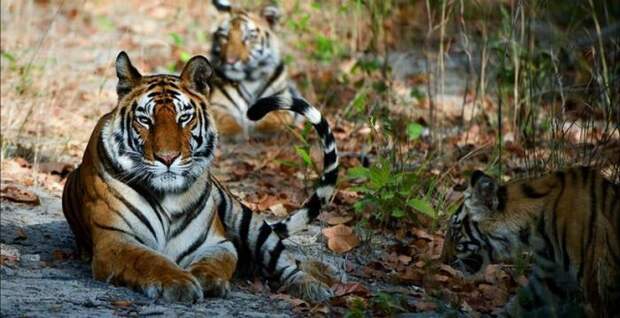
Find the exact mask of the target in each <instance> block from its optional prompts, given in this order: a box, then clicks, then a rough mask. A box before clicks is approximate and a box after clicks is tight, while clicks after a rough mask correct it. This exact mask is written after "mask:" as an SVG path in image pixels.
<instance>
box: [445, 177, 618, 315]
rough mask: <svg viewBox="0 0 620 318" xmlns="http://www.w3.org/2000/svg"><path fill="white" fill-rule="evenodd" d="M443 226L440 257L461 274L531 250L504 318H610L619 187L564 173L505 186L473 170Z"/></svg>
mask: <svg viewBox="0 0 620 318" xmlns="http://www.w3.org/2000/svg"><path fill="white" fill-rule="evenodd" d="M449 226H450V227H449V228H448V232H447V233H446V239H445V241H444V246H443V252H442V254H443V255H442V257H443V260H444V262H446V264H450V265H453V266H456V267H460V268H462V269H463V270H464V272H468V273H476V272H479V271H480V270H482V269H483V268H484V267H485V266H486V265H487V264H489V263H497V262H502V261H507V260H513V259H515V258H516V257H520V256H521V252H522V251H531V252H532V253H533V259H534V266H533V270H532V273H531V274H530V275H529V280H528V285H527V286H526V288H525V289H524V290H522V291H521V292H520V295H519V297H515V298H513V300H512V301H511V302H510V303H509V304H508V305H507V306H506V308H505V312H504V315H505V316H512V317H525V316H527V317H543V316H544V317H563V316H565V315H568V314H571V316H572V317H575V316H578V315H576V312H577V311H581V313H582V314H585V315H587V316H591V317H616V316H614V315H617V313H618V312H617V309H613V308H618V304H619V303H620V187H619V186H618V185H617V184H613V183H611V182H609V181H607V180H605V178H603V177H602V176H601V175H600V174H599V173H598V172H597V171H596V170H593V169H590V168H586V167H583V168H572V169H568V170H565V171H557V172H555V173H550V174H548V175H546V176H542V177H538V178H533V179H526V180H517V181H512V182H510V183H508V184H505V185H500V184H498V183H497V182H496V181H495V179H493V178H491V177H490V176H487V175H485V174H484V173H482V172H481V171H476V172H474V174H473V175H472V178H471V184H470V187H469V189H468V190H467V191H466V192H465V200H464V202H463V204H462V205H461V207H460V208H459V210H458V211H457V212H456V213H455V214H454V216H452V218H451V220H450V225H449ZM579 308H581V309H579ZM576 309H579V310H576Z"/></svg>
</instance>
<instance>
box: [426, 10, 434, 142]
mask: <svg viewBox="0 0 620 318" xmlns="http://www.w3.org/2000/svg"><path fill="white" fill-rule="evenodd" d="M426 15H427V20H428V32H427V33H426V45H425V52H424V60H425V61H426V63H425V66H426V74H427V76H428V80H427V81H426V88H427V95H428V101H429V105H428V115H429V123H430V125H429V126H430V127H429V128H430V129H429V131H430V139H431V145H433V144H434V141H435V138H434V137H435V136H434V129H435V121H434V117H435V112H434V110H435V101H434V94H433V91H432V82H433V78H434V76H433V73H432V72H431V68H432V66H431V64H430V61H429V54H427V51H426V50H428V49H429V47H430V40H431V34H432V33H433V16H432V13H431V4H430V0H426Z"/></svg>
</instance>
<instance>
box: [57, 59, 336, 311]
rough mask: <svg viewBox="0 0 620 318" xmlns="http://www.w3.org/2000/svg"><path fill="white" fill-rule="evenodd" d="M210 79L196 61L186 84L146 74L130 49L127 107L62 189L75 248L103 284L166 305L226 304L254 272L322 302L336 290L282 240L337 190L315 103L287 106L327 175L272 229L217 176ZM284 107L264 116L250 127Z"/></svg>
mask: <svg viewBox="0 0 620 318" xmlns="http://www.w3.org/2000/svg"><path fill="white" fill-rule="evenodd" d="M212 72H213V70H212V68H211V65H210V64H209V62H208V61H207V59H206V58H204V57H202V56H196V57H193V58H192V59H190V60H189V61H188V62H187V64H186V65H185V67H184V69H183V71H182V73H181V75H180V76H174V75H146V76H143V75H141V74H140V73H139V72H138V70H137V69H136V68H135V67H134V66H132V64H131V62H130V60H129V57H128V56H127V54H125V52H121V53H120V54H119V55H118V57H117V60H116V73H117V76H118V85H117V94H118V104H117V106H116V108H114V109H113V110H112V111H111V112H110V113H108V114H106V115H104V116H103V117H102V118H101V119H100V120H99V122H98V124H97V126H96V128H95V129H94V131H93V133H92V136H91V138H90V141H89V143H88V146H87V148H86V151H85V153H84V157H83V159H82V163H81V164H80V165H79V166H78V168H77V169H76V170H74V171H73V172H72V173H71V174H70V175H69V176H68V180H67V182H66V185H65V188H64V192H63V200H62V203H63V211H64V214H65V217H66V218H67V221H68V222H69V225H70V227H71V230H72V231H73V233H74V235H75V239H76V242H77V246H78V249H79V250H80V252H81V253H82V254H83V255H85V256H87V257H91V258H92V263H91V265H92V272H93V276H94V277H95V278H96V279H98V280H103V281H108V282H112V283H114V284H118V285H125V286H129V287H131V288H133V289H136V290H139V291H142V292H143V293H145V294H146V295H148V296H150V297H153V298H160V297H161V298H163V299H164V300H166V301H172V302H174V301H178V302H195V301H199V300H201V299H202V298H203V296H204V295H207V296H210V295H213V296H219V295H224V294H226V293H227V291H228V290H229V280H230V279H231V277H232V275H233V273H234V272H235V271H236V269H237V268H238V265H244V266H245V265H247V264H251V265H252V267H253V269H254V270H255V271H258V272H260V273H262V274H263V275H265V276H267V277H268V278H270V279H271V281H272V282H273V283H275V284H276V285H280V286H281V287H283V288H284V289H285V290H287V291H288V292H289V293H290V294H292V295H294V296H296V297H300V298H303V299H306V300H309V301H312V302H320V301H324V300H326V299H328V298H329V297H330V296H331V295H332V292H331V290H330V289H329V287H328V286H327V285H325V284H324V283H323V282H321V281H319V280H318V279H317V278H316V277H314V276H312V275H310V274H308V273H307V272H305V271H303V270H302V268H304V267H303V263H300V264H299V266H298V264H297V262H296V261H294V260H292V259H291V258H290V254H289V252H288V251H287V249H286V248H285V246H284V244H283V243H282V239H283V238H285V237H287V236H288V234H290V233H292V232H295V231H298V230H300V229H303V228H304V227H305V226H306V225H307V224H308V223H310V222H312V221H313V220H314V219H315V218H316V217H317V215H318V214H319V212H320V209H321V207H322V206H324V205H325V204H327V203H328V202H329V200H330V198H331V196H332V194H333V192H334V186H335V183H336V179H337V176H338V156H337V152H336V144H335V140H334V137H333V135H332V133H331V131H330V129H329V126H328V124H327V122H326V121H325V119H324V118H323V117H322V116H321V114H320V113H319V112H318V111H317V110H316V109H315V108H314V107H312V106H310V105H308V104H300V103H294V105H295V106H294V107H289V106H287V105H288V104H293V101H292V100H288V101H287V103H288V104H286V105H282V107H283V108H287V107H288V108H287V109H290V110H291V111H294V112H297V113H299V114H301V115H303V116H305V117H306V118H308V120H309V121H310V122H311V123H312V124H314V126H315V128H316V130H317V131H318V133H319V135H320V138H321V142H322V146H323V149H324V156H325V157H324V165H325V169H324V172H323V175H322V176H321V179H320V180H319V182H318V185H317V188H316V190H315V192H314V194H313V195H312V196H311V197H310V198H309V199H308V200H307V201H306V202H305V203H304V205H303V207H302V208H301V209H299V210H297V211H296V212H294V213H293V214H292V215H291V216H290V217H289V218H287V219H286V220H284V221H281V222H276V223H272V224H269V223H267V222H266V221H265V219H264V216H263V215H262V214H255V213H253V212H252V211H251V210H250V209H249V208H248V207H246V206H245V205H243V204H242V203H241V202H240V201H239V200H238V199H237V198H235V197H234V196H233V195H232V194H231V193H230V192H229V191H228V190H227V189H226V187H225V186H224V185H223V184H221V183H220V182H218V180H217V179H216V178H215V177H214V176H213V175H212V174H211V172H210V167H211V162H212V160H213V158H214V153H215V149H216V146H217V140H218V138H217V131H216V129H215V125H214V124H213V119H212V117H211V115H210V114H209V111H210V108H211V107H212V106H211V103H210V102H209V99H208V97H209V95H210V93H211V90H210V81H211V74H212ZM276 109H278V106H277V105H274V104H271V105H269V107H261V106H259V107H256V108H254V109H253V113H252V118H254V119H260V118H262V117H263V116H265V115H266V114H267V113H268V112H270V111H272V110H276ZM300 266H301V267H300Z"/></svg>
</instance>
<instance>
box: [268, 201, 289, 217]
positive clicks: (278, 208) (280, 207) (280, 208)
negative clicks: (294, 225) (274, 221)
mask: <svg viewBox="0 0 620 318" xmlns="http://www.w3.org/2000/svg"><path fill="white" fill-rule="evenodd" d="M269 211H271V213H273V215H275V216H277V217H279V218H285V217H287V216H288V211H287V210H286V208H285V207H284V204H282V203H278V204H274V205H272V206H270V207H269Z"/></svg>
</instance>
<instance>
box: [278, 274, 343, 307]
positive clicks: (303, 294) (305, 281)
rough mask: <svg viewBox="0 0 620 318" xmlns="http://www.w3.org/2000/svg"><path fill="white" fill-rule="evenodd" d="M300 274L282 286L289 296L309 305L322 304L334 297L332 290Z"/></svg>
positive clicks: (312, 278)
mask: <svg viewBox="0 0 620 318" xmlns="http://www.w3.org/2000/svg"><path fill="white" fill-rule="evenodd" d="M301 274H302V275H299V276H298V277H296V278H295V279H293V281H292V282H290V283H288V284H286V285H284V286H283V287H284V289H285V290H286V291H287V292H288V293H289V294H290V295H291V296H294V297H297V298H301V299H303V300H305V301H308V302H310V303H323V302H326V301H328V300H329V299H330V298H332V297H333V296H334V293H333V292H332V290H331V289H330V288H329V286H327V285H326V284H325V283H323V282H321V281H319V280H318V279H316V278H314V277H312V276H310V275H308V274H306V273H304V272H301Z"/></svg>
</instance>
